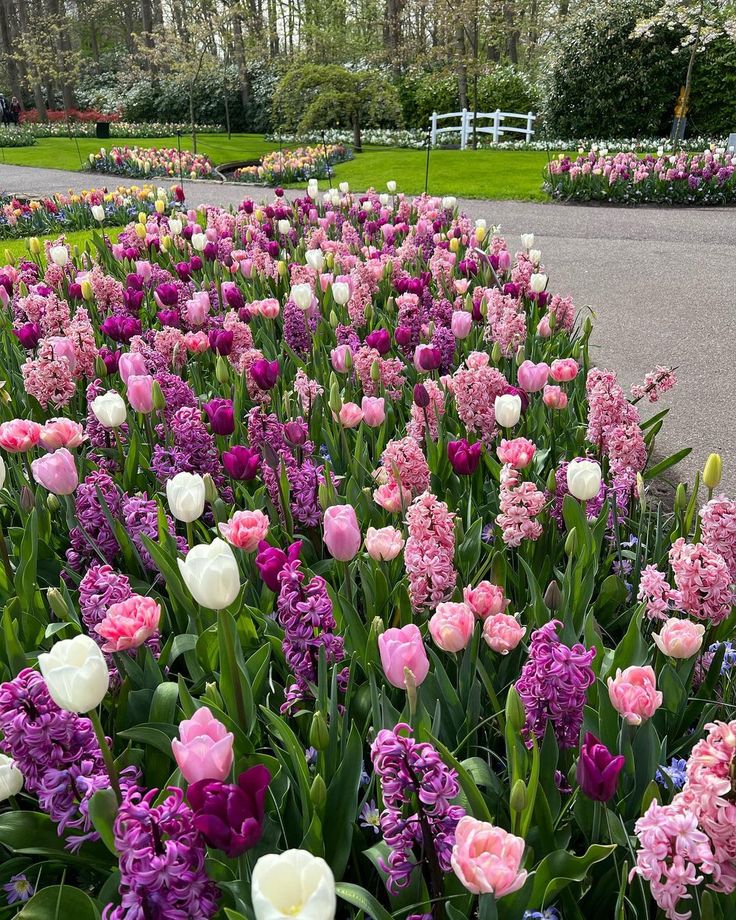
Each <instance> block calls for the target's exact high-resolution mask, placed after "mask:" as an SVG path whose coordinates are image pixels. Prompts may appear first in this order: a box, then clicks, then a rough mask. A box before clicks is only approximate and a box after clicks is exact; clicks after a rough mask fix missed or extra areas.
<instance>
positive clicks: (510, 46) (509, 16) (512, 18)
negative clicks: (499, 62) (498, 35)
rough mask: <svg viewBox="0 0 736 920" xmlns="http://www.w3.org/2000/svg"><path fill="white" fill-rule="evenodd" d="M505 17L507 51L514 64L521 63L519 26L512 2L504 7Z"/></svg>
mask: <svg viewBox="0 0 736 920" xmlns="http://www.w3.org/2000/svg"><path fill="white" fill-rule="evenodd" d="M503 18H504V20H505V22H506V30H507V31H506V53H507V54H508V56H509V61H511V63H512V64H518V63H519V28H518V26H517V21H518V20H517V17H516V14H515V12H514V7H513V6H511V5H510V4H509V5H507V6H505V7H504V10H503Z"/></svg>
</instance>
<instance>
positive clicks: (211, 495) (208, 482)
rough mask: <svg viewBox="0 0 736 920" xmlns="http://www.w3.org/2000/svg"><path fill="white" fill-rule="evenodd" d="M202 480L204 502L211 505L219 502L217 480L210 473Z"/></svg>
mask: <svg viewBox="0 0 736 920" xmlns="http://www.w3.org/2000/svg"><path fill="white" fill-rule="evenodd" d="M202 479H203V480H204V500H205V501H206V502H209V504H210V505H211V504H212V503H213V502H215V501H217V498H218V492H217V486H216V485H215V480H214V479H213V478H212V475H211V474H210V473H205V474H204V476H203V477H202Z"/></svg>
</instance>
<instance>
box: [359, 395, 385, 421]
mask: <svg viewBox="0 0 736 920" xmlns="http://www.w3.org/2000/svg"><path fill="white" fill-rule="evenodd" d="M360 408H361V409H362V410H363V421H364V422H365V423H366V425H368V427H369V428H378V427H379V426H380V425H383V423H384V421H385V419H386V408H385V400H384V398H383V396H364V397H363V399H362V400H361V403H360Z"/></svg>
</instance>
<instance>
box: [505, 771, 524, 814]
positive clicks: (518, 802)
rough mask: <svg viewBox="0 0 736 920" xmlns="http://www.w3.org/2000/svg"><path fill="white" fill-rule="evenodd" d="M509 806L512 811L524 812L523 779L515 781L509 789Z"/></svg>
mask: <svg viewBox="0 0 736 920" xmlns="http://www.w3.org/2000/svg"><path fill="white" fill-rule="evenodd" d="M509 805H510V807H511V809H512V810H513V811H516V812H519V811H524V809H525V808H526V784H525V783H524V780H523V779H517V780H516V782H515V783H514V785H513V788H512V789H511V795H510V797H509Z"/></svg>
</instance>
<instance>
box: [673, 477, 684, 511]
mask: <svg viewBox="0 0 736 920" xmlns="http://www.w3.org/2000/svg"><path fill="white" fill-rule="evenodd" d="M685 508H687V490H686V489H685V483H683V482H680V483H678V484H677V488H676V489H675V511H677V512H678V514H680V513H682V512H683V511H684V510H685Z"/></svg>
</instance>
